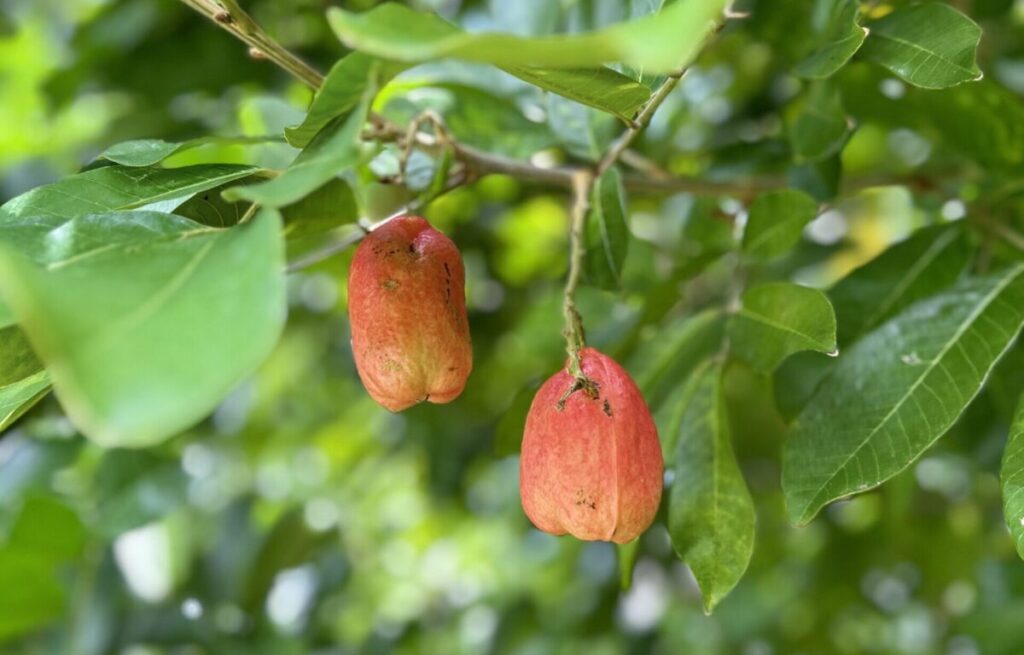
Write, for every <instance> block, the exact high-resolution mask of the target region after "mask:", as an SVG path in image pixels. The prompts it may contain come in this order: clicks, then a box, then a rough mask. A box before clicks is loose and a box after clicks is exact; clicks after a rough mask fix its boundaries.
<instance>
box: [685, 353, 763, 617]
mask: <svg viewBox="0 0 1024 655" xmlns="http://www.w3.org/2000/svg"><path fill="white" fill-rule="evenodd" d="M685 386H686V387H687V388H686V389H685V390H684V391H683V392H681V393H680V394H679V398H680V400H681V402H680V404H679V406H678V410H677V414H676V416H677V418H676V420H675V421H674V431H675V432H677V433H678V436H677V437H676V438H675V442H676V447H675V451H674V453H673V457H672V459H671V463H670V465H671V466H672V471H673V472H674V473H675V477H674V478H673V480H672V486H671V487H670V494H671V496H670V498H669V513H668V530H669V534H670V535H671V536H672V546H673V548H674V549H675V551H676V553H678V555H679V556H680V557H681V558H682V559H683V561H685V562H686V564H687V565H688V566H689V567H690V570H692V571H693V575H694V577H695V578H697V584H699V585H700V589H701V594H702V595H703V596H704V611H705V612H706V613H709V614H710V613H711V611H712V610H713V609H714V608H715V606H716V605H717V604H718V603H719V602H720V601H721V600H722V599H723V598H725V596H726V595H728V593H729V592H730V591H732V588H733V587H735V586H736V583H737V582H739V579H740V578H741V577H742V576H743V572H744V571H746V569H747V565H748V564H749V563H750V556H751V554H752V553H753V550H754V524H755V520H756V518H755V515H754V503H753V501H752V500H751V498H750V492H749V491H748V490H747V485H746V483H745V482H744V481H743V474H742V473H741V472H740V469H739V466H738V465H737V463H736V456H735V455H734V454H733V451H732V443H731V436H730V435H731V430H730V427H729V417H728V411H727V409H726V406H725V394H724V391H723V389H722V365H721V364H720V363H713V362H710V363H705V364H704V365H703V366H702V367H701V368H700V369H698V370H697V371H695V372H694V374H693V377H692V378H691V379H690V380H689V381H688V382H687V383H686V385H685Z"/></svg>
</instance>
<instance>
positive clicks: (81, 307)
mask: <svg viewBox="0 0 1024 655" xmlns="http://www.w3.org/2000/svg"><path fill="white" fill-rule="evenodd" d="M283 250H284V249H283V246H282V239H281V225H280V217H279V216H277V215H276V213H274V212H272V211H268V210H264V211H262V212H260V213H259V214H258V215H257V216H256V217H255V218H254V219H253V220H252V221H251V222H250V223H247V224H244V225H241V226H239V227H235V228H231V229H228V230H216V229H211V228H207V227H204V226H202V225H199V224H198V223H195V222H193V221H190V220H188V219H185V218H182V217H179V216H174V215H169V214H157V213H154V212H119V213H110V214H97V215H92V216H84V217H81V218H76V219H72V220H70V221H67V222H63V223H62V222H61V221H60V219H49V218H37V219H33V220H26V221H24V222H22V223H18V224H14V225H6V226H2V227H0V295H2V296H3V297H4V298H5V300H6V301H7V302H8V303H9V304H10V306H11V307H12V309H13V310H14V312H15V314H16V315H17V317H18V319H19V322H20V324H21V326H22V328H23V329H24V330H25V332H26V333H27V334H28V337H29V340H30V341H31V343H32V345H33V349H34V350H35V351H36V353H38V355H39V356H40V359H42V360H43V362H44V363H45V364H46V366H47V369H48V370H49V371H50V374H51V376H52V378H53V385H54V388H55V389H56V391H57V396H58V399H59V400H60V402H61V404H62V405H63V407H64V409H65V411H66V412H67V414H68V416H69V417H70V418H71V420H72V422H73V423H74V424H75V425H76V427H78V428H79V429H80V430H81V431H82V432H83V433H85V434H86V435H87V436H89V437H90V438H92V439H94V440H95V441H97V442H99V443H100V444H102V445H106V446H144V445H148V444H153V443H156V442H158V441H161V440H163V439H165V438H166V437H168V436H170V435H173V434H174V433H176V432H178V431H180V430H182V429H184V428H187V427H189V426H190V425H192V424H194V423H195V422H196V421H198V420H199V419H201V418H202V417H203V416H205V415H206V414H207V413H209V412H210V411H211V410H212V409H213V408H214V407H215V406H216V405H217V404H218V403H219V402H220V401H221V400H222V399H223V398H224V396H225V395H226V394H227V393H228V392H229V391H230V390H231V389H232V388H233V387H234V386H235V385H236V384H238V382H239V381H241V379H242V378H243V377H245V376H246V375H248V374H249V373H251V372H252V371H253V369H255V367H256V366H257V365H258V364H259V363H260V362H261V361H262V360H263V359H264V358H265V357H266V356H267V355H268V354H269V353H270V350H271V348H272V347H273V346H274V343H275V342H276V340H277V336H278V334H279V332H280V330H281V327H282V323H283V321H284V315H285V299H284V272H283V271H284V253H283Z"/></svg>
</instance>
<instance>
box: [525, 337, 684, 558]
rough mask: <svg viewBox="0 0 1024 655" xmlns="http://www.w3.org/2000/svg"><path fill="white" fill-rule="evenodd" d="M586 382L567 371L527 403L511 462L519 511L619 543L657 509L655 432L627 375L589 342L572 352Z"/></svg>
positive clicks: (559, 530) (552, 528) (549, 525)
mask: <svg viewBox="0 0 1024 655" xmlns="http://www.w3.org/2000/svg"><path fill="white" fill-rule="evenodd" d="M580 355H581V360H582V362H581V364H582V369H583V374H584V375H585V376H586V377H587V378H588V379H589V380H590V381H591V382H592V383H593V385H594V389H591V390H587V389H578V390H575V391H573V392H572V393H571V394H569V395H568V396H566V394H567V392H569V391H570V389H573V388H574V387H573V385H574V383H575V380H574V378H573V376H572V375H571V374H570V373H569V372H568V370H565V369H563V370H561V371H559V372H558V373H555V374H554V375H553V376H551V377H550V378H548V380H547V382H545V383H544V384H543V385H542V386H541V388H540V389H539V390H538V391H537V395H536V396H535V397H534V399H533V404H532V405H531V406H530V412H529V414H528V415H527V417H526V429H525V432H524V434H523V445H522V452H521V459H520V469H519V494H520V497H521V499H522V502H523V510H524V511H525V512H526V515H527V516H528V517H529V518H530V520H531V521H532V522H533V524H534V525H535V526H537V527H538V528H539V529H541V530H543V531H544V532H549V533H551V534H554V535H563V534H566V533H568V534H571V535H573V536H574V537H576V538H578V539H584V540H588V541H593V540H601V541H614V542H616V543H626V542H629V541H632V540H633V539H635V538H636V537H637V536H639V535H640V534H641V533H642V532H643V531H644V530H646V529H647V528H648V526H650V524H651V522H652V521H653V520H654V517H655V515H656V514H657V512H658V504H659V502H660V501H661V488H662V476H663V466H664V462H663V460H662V456H661V444H660V443H659V441H658V431H657V428H655V426H654V420H653V419H652V418H651V412H650V410H649V409H648V408H647V403H646V402H644V399H643V396H642V395H641V394H640V390H639V389H638V388H637V386H636V383H635V382H633V379H632V378H631V377H630V376H629V374H628V373H627V372H626V371H625V370H624V369H623V368H622V367H621V366H619V365H618V363H616V362H615V360H613V359H611V358H610V357H607V356H605V355H603V354H601V353H599V352H598V351H596V350H594V349H593V348H584V349H583V351H582V352H581V353H580Z"/></svg>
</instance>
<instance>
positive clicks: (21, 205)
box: [0, 164, 259, 225]
mask: <svg viewBox="0 0 1024 655" xmlns="http://www.w3.org/2000/svg"><path fill="white" fill-rule="evenodd" d="M258 170H259V169H258V168H255V167H253V166H236V165H234V164H200V165H197V166H184V167H182V168H130V167H124V166H104V167H103V168H96V169H93V170H91V171H86V172H84V173H79V174H78V175H72V176H70V177H66V178H64V179H63V180H60V181H59V182H54V183H53V184H47V185H45V186H41V187H37V188H35V189H32V190H31V191H29V192H27V193H24V194H22V195H20V196H18V197H17V198H13V199H12V200H9V201H8V202H7V203H5V204H4V205H3V206H2V207H0V225H2V224H4V223H6V222H10V221H11V219H14V218H21V217H25V216H37V215H38V216H49V217H58V218H74V217H76V216H85V215H86V214H95V213H98V212H105V211H115V210H120V209H133V208H137V207H142V206H144V205H150V204H153V203H156V202H160V201H164V200H172V199H185V198H188V197H190V196H192V195H193V194H195V193H198V192H200V191H205V190H206V189H212V188H214V187H217V186H220V185H221V184H224V183H226V182H230V181H232V180H238V179H241V178H243V177H248V176H249V175H252V174H254V173H256V172H257V171H258Z"/></svg>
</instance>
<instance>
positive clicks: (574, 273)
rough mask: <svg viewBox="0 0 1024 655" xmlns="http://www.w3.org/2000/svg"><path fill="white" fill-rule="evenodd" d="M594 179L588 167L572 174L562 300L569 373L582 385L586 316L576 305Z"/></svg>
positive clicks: (583, 377)
mask: <svg viewBox="0 0 1024 655" xmlns="http://www.w3.org/2000/svg"><path fill="white" fill-rule="evenodd" d="M593 182H594V174H593V173H592V172H591V171H589V170H586V169H581V170H578V171H576V172H575V173H574V174H573V177H572V195H573V203H572V215H571V219H572V222H571V228H570V231H569V275H568V277H566V280H565V297H564V299H563V301H562V314H563V315H564V317H565V330H564V332H563V334H564V335H565V345H566V352H568V354H569V366H568V370H569V374H570V375H572V376H573V377H574V378H576V382H577V384H576V385H574V386H578V385H580V384H583V385H586V382H587V378H586V376H585V375H584V374H583V367H582V365H581V364H580V351H581V350H582V349H583V347H584V346H585V345H586V336H585V335H584V332H583V319H582V317H581V316H580V312H579V310H578V309H576V288H577V287H578V286H579V284H580V277H581V276H582V270H583V255H584V252H585V249H584V247H583V228H584V226H585V225H586V220H587V211H588V210H589V209H590V188H591V186H592V185H593Z"/></svg>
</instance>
